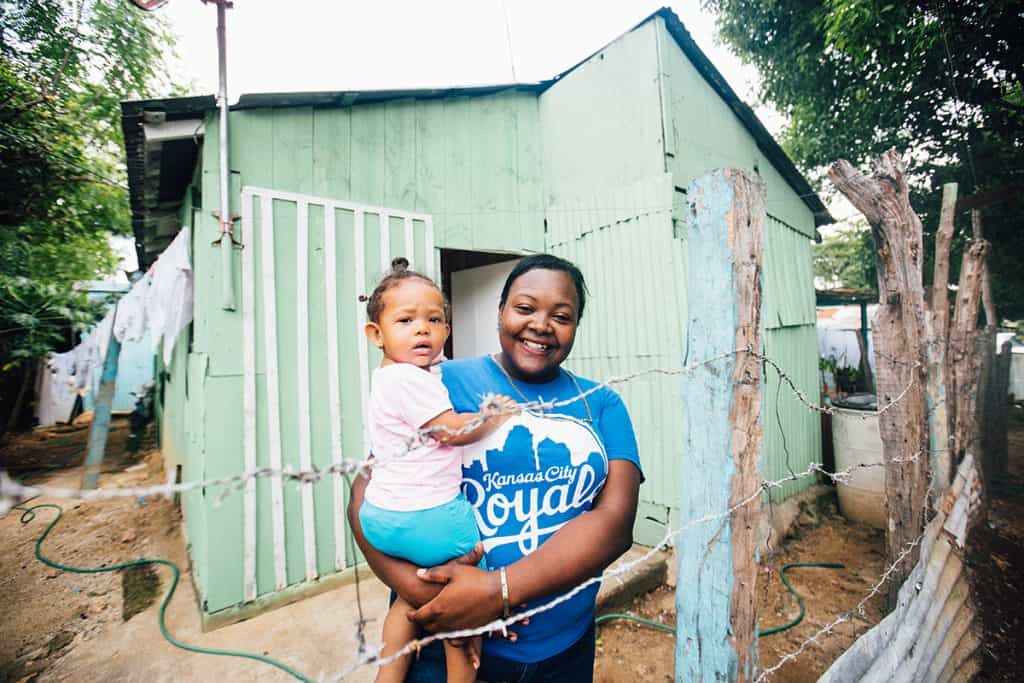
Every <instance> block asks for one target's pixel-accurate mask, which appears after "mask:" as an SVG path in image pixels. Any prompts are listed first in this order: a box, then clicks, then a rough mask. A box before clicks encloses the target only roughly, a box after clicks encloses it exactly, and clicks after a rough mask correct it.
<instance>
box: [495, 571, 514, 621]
mask: <svg viewBox="0 0 1024 683" xmlns="http://www.w3.org/2000/svg"><path fill="white" fill-rule="evenodd" d="M498 574H499V576H501V616H502V618H503V619H508V618H509V617H510V616H512V610H511V609H509V604H508V575H507V574H506V573H505V568H504V567H502V568H501V569H499V570H498Z"/></svg>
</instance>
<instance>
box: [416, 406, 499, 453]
mask: <svg viewBox="0 0 1024 683" xmlns="http://www.w3.org/2000/svg"><path fill="white" fill-rule="evenodd" d="M515 406H516V403H515V401H513V400H512V399H510V398H508V397H507V396H496V397H494V400H493V401H492V402H491V406H490V407H489V408H488V409H487V410H484V411H483V412H479V413H456V412H455V411H454V410H446V411H444V412H443V413H441V414H440V415H438V416H437V417H435V418H434V419H433V420H430V421H429V422H427V423H426V424H424V425H422V427H421V429H429V430H431V436H432V437H433V438H434V439H436V440H437V441H440V442H441V443H443V444H445V445H448V446H464V445H466V444H468V443H473V442H474V441H479V440H480V439H482V438H484V437H485V436H487V435H488V434H490V433H491V432H493V431H494V430H495V429H497V428H498V427H499V426H500V425H501V424H502V423H503V422H504V421H505V420H507V419H508V418H509V416H511V414H512V413H513V412H515V410H516V407H515ZM480 418H483V421H482V422H481V423H480V424H479V425H478V426H477V427H475V428H474V429H472V430H471V431H468V432H462V430H463V429H465V428H466V426H467V425H468V424H469V423H470V422H471V421H473V420H478V419H480Z"/></svg>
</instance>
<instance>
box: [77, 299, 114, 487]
mask: <svg viewBox="0 0 1024 683" xmlns="http://www.w3.org/2000/svg"><path fill="white" fill-rule="evenodd" d="M117 306H118V304H114V311H113V314H112V316H111V325H110V342H109V343H108V344H107V355H106V356H105V357H104V359H103V375H102V376H101V377H100V388H99V391H97V392H96V402H95V407H94V408H93V414H92V426H90V427H89V451H88V454H87V455H86V456H85V474H84V475H83V476H82V488H84V489H94V488H96V480H97V478H98V477H99V473H100V465H102V464H103V455H104V452H105V451H106V448H107V434H108V433H109V432H110V416H111V414H112V413H113V410H114V390H115V389H116V387H117V362H118V359H119V358H120V356H121V342H119V341H117V336H116V335H115V334H114V324H113V323H114V321H116V320H117ZM101 324H102V323H101ZM97 332H98V329H97V331H94V332H93V334H97Z"/></svg>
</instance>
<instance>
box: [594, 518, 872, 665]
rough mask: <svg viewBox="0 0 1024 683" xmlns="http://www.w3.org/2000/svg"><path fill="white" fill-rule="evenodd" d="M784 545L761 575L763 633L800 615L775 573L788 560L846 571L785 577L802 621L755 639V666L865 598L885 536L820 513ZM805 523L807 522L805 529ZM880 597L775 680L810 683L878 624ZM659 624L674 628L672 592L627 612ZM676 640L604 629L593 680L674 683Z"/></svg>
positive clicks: (623, 625) (631, 628)
mask: <svg viewBox="0 0 1024 683" xmlns="http://www.w3.org/2000/svg"><path fill="white" fill-rule="evenodd" d="M804 521H805V524H804V525H803V526H800V527H798V528H797V530H796V531H795V533H794V534H793V535H792V536H790V537H789V538H787V539H786V541H785V542H784V543H783V545H782V547H781V548H780V549H779V550H778V551H777V552H776V553H775V554H774V556H773V558H772V561H771V565H770V566H771V568H772V569H773V571H772V572H771V573H770V574H769V573H763V574H761V575H759V577H758V578H759V582H758V589H757V592H758V598H759V602H760V615H761V616H760V627H761V629H762V630H766V629H768V628H771V627H773V626H779V625H782V624H785V623H788V622H789V621H791V620H792V619H794V618H796V616H797V615H798V614H799V606H798V605H797V602H796V599H795V598H794V597H793V596H792V595H791V594H790V593H789V592H788V591H787V590H786V588H785V586H784V585H783V584H782V581H781V579H780V578H779V576H778V570H779V568H781V567H782V566H783V565H785V564H789V563H792V562H838V563H840V564H844V565H846V568H845V569H841V570H839V569H824V568H810V567H808V568H799V569H791V570H790V571H788V572H787V573H786V576H787V577H788V578H789V582H790V583H791V584H793V587H794V588H795V589H796V591H797V592H798V593H799V594H800V595H801V597H803V599H804V604H805V607H806V614H805V615H804V618H803V621H802V622H801V623H800V624H799V625H797V626H795V627H794V628H791V629H789V630H787V631H783V632H781V633H778V634H775V635H770V636H765V637H763V638H760V639H759V646H760V652H759V657H760V665H761V666H762V667H768V666H771V665H772V664H774V663H776V662H777V661H778V660H779V659H780V658H781V657H782V656H783V655H784V654H786V653H788V652H791V651H793V650H796V649H797V648H798V647H799V645H800V643H801V642H803V641H804V640H805V639H807V638H809V637H810V636H812V635H813V634H814V633H815V632H816V631H818V629H820V628H821V627H822V626H824V625H825V624H827V623H828V622H830V621H832V620H833V619H834V618H835V617H836V615H838V614H842V613H844V612H846V611H847V610H850V609H852V608H853V607H854V606H855V605H856V604H857V602H858V601H859V600H860V599H861V598H862V597H863V596H864V595H866V594H867V593H868V591H870V589H871V585H872V583H873V582H874V581H875V580H876V579H877V577H878V576H879V575H880V574H881V573H882V571H883V569H884V558H883V553H884V552H885V551H884V536H883V534H882V532H881V531H878V530H876V529H873V528H871V527H869V526H867V525H863V524H854V523H851V522H848V521H847V520H846V519H845V518H843V517H840V516H839V515H838V514H834V513H833V514H823V515H820V516H819V517H817V518H815V519H814V521H813V522H811V521H810V520H806V519H805V520H804ZM808 522H810V523H808ZM883 600H884V598H883V597H882V596H877V597H876V598H875V599H873V600H872V601H870V602H869V603H868V604H867V606H866V608H865V614H864V615H863V616H862V615H856V616H855V617H854V619H853V622H852V623H847V624H842V625H840V626H839V627H838V628H836V629H835V631H833V634H832V636H831V637H829V638H826V639H823V641H822V644H821V646H812V647H810V648H808V649H806V650H805V651H804V653H803V654H801V655H800V657H799V658H797V659H796V660H793V661H791V662H789V663H787V664H786V666H784V667H783V668H782V669H780V671H779V673H778V674H777V675H776V676H775V678H774V680H776V681H786V682H789V683H801V682H803V681H815V680H817V679H818V677H819V676H820V675H821V674H822V673H823V672H824V671H825V670H826V669H827V668H828V667H829V665H830V664H831V663H832V661H833V660H834V659H835V658H836V657H838V656H839V655H840V654H841V653H842V652H843V651H844V650H845V649H846V648H847V647H849V646H850V644H851V643H853V641H854V640H855V639H856V638H857V636H859V635H860V634H861V633H863V632H864V631H866V630H867V629H868V628H870V627H871V626H872V625H874V624H875V623H877V622H878V620H879V619H880V618H881V609H882V602H883ZM628 612H629V613H630V614H634V615H637V616H642V617H645V618H648V619H652V620H654V621H658V622H661V623H663V624H674V623H675V591H674V590H672V589H670V588H666V587H662V588H659V589H657V590H655V591H653V592H652V593H650V594H648V595H646V596H644V597H642V598H639V599H638V600H637V601H635V602H634V604H633V606H632V608H631V609H630V610H628ZM674 652H675V641H674V638H673V635H672V634H671V633H668V632H663V631H658V630H655V629H652V628H650V627H648V626H644V625H641V624H637V623H634V622H630V621H622V620H619V621H612V622H609V623H607V624H603V625H602V626H601V627H600V631H599V633H598V657H597V666H596V677H595V679H596V681H598V683H613V682H618V681H633V680H644V681H671V680H673V678H672V673H673V657H674Z"/></svg>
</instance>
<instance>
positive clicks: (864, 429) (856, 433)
mask: <svg viewBox="0 0 1024 683" xmlns="http://www.w3.org/2000/svg"><path fill="white" fill-rule="evenodd" d="M833 410H834V412H833V413H832V447H833V450H834V451H835V458H836V471H837V472H842V471H843V470H847V469H850V468H853V470H852V471H851V472H850V476H849V478H847V479H846V481H845V483H844V482H839V483H837V484H836V493H837V494H838V496H839V512H840V513H842V515H843V516H844V517H846V518H847V519H850V520H854V521H857V522H866V523H867V524H870V525H871V526H874V527H877V528H879V529H885V527H886V513H885V468H884V467H881V466H880V465H878V463H880V462H882V438H881V437H880V436H879V434H878V412H877V410H854V409H850V408H844V407H841V406H839V405H837V406H834V407H833ZM858 465H872V466H871V467H858Z"/></svg>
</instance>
